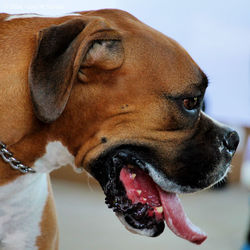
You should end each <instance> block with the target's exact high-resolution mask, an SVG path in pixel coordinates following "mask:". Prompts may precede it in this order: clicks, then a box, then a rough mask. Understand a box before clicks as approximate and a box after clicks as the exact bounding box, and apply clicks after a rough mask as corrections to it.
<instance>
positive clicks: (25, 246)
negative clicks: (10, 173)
mask: <svg viewBox="0 0 250 250" xmlns="http://www.w3.org/2000/svg"><path fill="white" fill-rule="evenodd" d="M47 197H48V183H47V175H46V174H38V173H37V174H32V175H24V176H21V177H19V178H17V179H16V180H15V181H14V182H12V183H9V184H7V185H5V186H2V187H0V204H1V206H0V249H1V250H17V249H18V250H34V249H37V247H36V239H37V236H39V235H40V233H41V232H40V225H39V224H40V221H41V219H42V215H43V210H44V207H45V204H46V200H47Z"/></svg>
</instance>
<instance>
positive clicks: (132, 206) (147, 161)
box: [29, 10, 239, 243]
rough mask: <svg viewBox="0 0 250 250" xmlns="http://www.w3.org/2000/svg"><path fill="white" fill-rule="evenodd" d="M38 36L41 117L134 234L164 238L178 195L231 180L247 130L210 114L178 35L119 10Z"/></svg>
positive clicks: (35, 77) (200, 78) (34, 72)
mask: <svg viewBox="0 0 250 250" xmlns="http://www.w3.org/2000/svg"><path fill="white" fill-rule="evenodd" d="M37 40H38V42H37V46H36V53H35V56H34V58H33V60H32V63H31V66H30V77H29V82H30V89H31V96H32V101H33V104H34V108H35V113H36V115H37V117H38V118H39V119H40V120H41V121H43V122H46V123H51V124H50V125H49V126H50V129H51V131H52V130H53V135H54V136H55V135H57V136H58V138H59V137H62V136H63V140H64V144H66V145H67V146H68V147H69V148H70V150H71V152H72V153H73V154H74V155H75V156H76V164H77V166H79V167H80V166H84V167H85V168H86V169H87V170H88V171H89V172H90V173H91V174H92V175H93V176H94V177H95V178H96V179H97V180H98V181H99V182H100V184H101V186H102V188H103V189H104V192H105V194H106V196H107V197H106V203H107V204H108V205H109V206H110V207H111V208H113V209H114V211H115V212H116V213H117V215H118V217H119V218H120V219H121V221H123V222H124V223H125V224H126V226H127V227H128V228H129V229H130V230H132V231H134V232H139V233H142V234H146V235H149V236H156V235H158V234H160V233H161V232H162V231H163V228H164V224H163V215H162V210H164V214H165V219H166V216H167V215H166V213H167V210H168V209H170V210H171V208H172V207H171V206H170V207H169V205H168V204H169V203H170V202H172V201H173V199H170V197H169V196H171V194H173V193H181V192H195V191H198V190H201V189H204V188H207V187H210V186H212V185H213V184H215V183H217V182H219V181H220V180H222V179H223V178H224V177H225V176H226V174H227V172H228V170H229V167H230V162H231V159H232V156H233V155H234V153H235V150H236V147H237V145H238V141H239V139H238V135H237V133H236V132H235V131H233V130H231V129H230V128H228V127H226V126H224V125H222V124H219V123H218V122H216V121H214V120H212V119H211V118H210V117H208V116H207V115H206V114H205V113H203V112H202V111H201V106H202V103H203V98H204V94H205V90H206V88H207V85H208V80H207V77H206V75H205V74H204V73H203V72H202V71H201V69H200V68H199V67H198V66H197V64H196V63H195V62H194V61H193V60H192V58H191V57H190V56H189V55H188V54H187V52H186V51H185V50H184V49H183V48H182V47H181V46H180V45H179V44H178V43H176V42H175V41H174V40H172V39H170V38H168V37H166V36H164V35H163V34H161V33H159V32H157V31H155V30H154V29H152V28H150V27H148V26H146V25H145V24H143V23H141V22H140V21H138V20H137V19H136V18H134V17H133V16H131V15H129V14H128V13H125V12H122V11H115V10H103V11H97V12H87V13H82V15H81V16H77V17H74V18H73V19H70V20H68V21H65V22H64V23H60V24H57V25H52V26H50V27H48V28H45V29H43V30H42V31H40V33H39V36H38V39H37ZM66 104H67V105H66ZM59 124H60V126H59ZM168 194H169V195H168ZM165 196H166V197H165ZM167 196H168V197H167ZM175 198H176V197H174V199H175ZM167 200H168V201H167ZM176 204H177V206H178V202H175V205H176ZM170 213H171V212H170ZM181 214H182V213H181ZM171 216H172V217H171ZM176 216H178V215H176ZM167 218H168V220H169V221H168V224H171V223H170V220H171V219H172V220H176V221H177V218H174V215H169V216H168V217H167ZM166 220H167V219H166ZM172 222H173V221H172ZM173 223H175V222H173ZM169 226H170V227H171V225H169ZM174 227H175V226H174ZM172 229H173V228H172ZM173 230H177V231H178V232H177V234H181V233H180V228H176V227H175V228H174V229H173ZM181 236H183V235H181ZM193 241H196V242H198V243H199V240H195V239H193Z"/></svg>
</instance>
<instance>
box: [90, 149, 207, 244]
mask: <svg viewBox="0 0 250 250" xmlns="http://www.w3.org/2000/svg"><path fill="white" fill-rule="evenodd" d="M145 164H147V162H146V161H145V160H142V158H141V157H140V155H138V154H137V153H135V152H134V151H131V150H127V149H118V150H114V151H112V152H109V153H108V154H106V155H105V156H103V157H100V158H99V159H98V160H97V161H96V162H95V163H94V164H91V165H92V166H91V173H92V175H93V176H94V177H95V178H96V179H97V180H98V181H99V183H100V184H101V186H102V188H103V190H104V193H105V195H106V198H105V202H106V204H107V205H108V207H109V208H111V209H112V210H113V211H114V212H115V213H116V215H117V216H118V218H119V219H120V220H121V222H122V223H123V224H124V225H125V227H126V228H127V229H128V230H129V231H132V232H134V233H138V234H141V235H146V236H151V237H155V236H158V235H160V234H161V233H162V232H163V231H164V228H165V222H166V224H167V226H168V227H169V228H170V230H171V231H172V232H174V233H175V234H176V235H177V236H179V237H181V238H184V239H186V240H188V241H190V242H192V243H196V244H201V243H202V242H203V241H204V240H205V239H206V238H207V236H206V234H205V233H203V232H202V231H201V230H200V229H199V228H198V227H196V226H195V225H193V224H192V223H191V221H190V220H189V219H188V217H187V216H186V214H185V212H184V210H183V208H182V205H181V203H180V199H179V197H178V195H177V194H176V193H172V192H168V191H165V190H163V189H162V188H161V187H160V186H159V185H157V184H156V183H155V182H154V181H153V179H152V178H151V177H150V176H149V174H148V171H147V169H146V168H145Z"/></svg>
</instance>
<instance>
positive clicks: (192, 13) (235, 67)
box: [0, 0, 250, 126]
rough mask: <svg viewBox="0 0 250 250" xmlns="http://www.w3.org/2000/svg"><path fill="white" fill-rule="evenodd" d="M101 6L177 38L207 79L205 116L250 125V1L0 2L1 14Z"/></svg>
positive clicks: (62, 11)
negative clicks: (132, 17) (208, 82)
mask: <svg viewBox="0 0 250 250" xmlns="http://www.w3.org/2000/svg"><path fill="white" fill-rule="evenodd" d="M100 8H120V9H124V10H127V11H129V12H130V13H132V14H134V15H135V16H136V17H138V18H139V19H141V20H142V21H144V22H145V23H147V24H148V25H150V26H152V27H154V28H156V29H158V30H159V31H161V32H163V33H164V34H166V35H168V36H170V37H172V38H174V39H175V40H177V41H178V42H179V43H180V44H181V45H182V46H183V47H184V48H186V50H187V51H188V52H189V53H190V54H191V56H192V57H193V58H194V60H195V61H196V62H197V63H198V64H199V65H200V67H201V68H202V69H203V70H204V72H205V73H206V74H207V75H208V77H209V79H210V85H209V88H208V91H207V95H206V100H207V112H208V113H209V114H210V115H211V116H213V117H215V118H217V119H219V120H221V121H223V122H226V123H230V124H234V125H241V126H242V125H248V126H250V1H249V0H237V1H236V0H234V1H232V0H220V1H218V0H203V1H200V0H188V1H185V0H183V1H181V0H176V1H170V0H165V1H164V0H162V1H161V0H154V1H151V0H148V1H146V0H144V1H143V0H138V1H136V0H90V1H86V0H36V1H34V0H23V1H22V0H19V1H18V0H12V1H7V0H0V12H8V13H30V12H33V13H34V12H35V13H41V14H46V15H47V14H49V15H54V14H63V13H68V12H72V11H79V10H90V9H100Z"/></svg>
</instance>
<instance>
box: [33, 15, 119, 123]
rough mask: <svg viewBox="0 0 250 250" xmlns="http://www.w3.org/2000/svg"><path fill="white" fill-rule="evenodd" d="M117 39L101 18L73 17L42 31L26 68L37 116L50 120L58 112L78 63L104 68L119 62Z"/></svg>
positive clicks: (63, 104)
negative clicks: (28, 68) (85, 19)
mask: <svg viewBox="0 0 250 250" xmlns="http://www.w3.org/2000/svg"><path fill="white" fill-rule="evenodd" d="M119 39H120V38H119V36H118V35H117V32H114V31H113V30H112V29H110V28H109V27H107V25H106V23H105V22H103V21H101V20H100V19H97V20H95V19H92V20H87V21H84V20H83V19H73V20H70V21H67V22H65V23H63V24H60V25H52V26H50V27H48V28H46V29H43V30H41V31H40V32H39V34H38V39H37V47H36V52H35V54H34V57H33V59H32V62H31V65H30V70H29V86H30V92H31V99H32V103H33V106H34V111H35V114H36V116H37V118H38V119H40V120H41V121H43V122H46V123H49V122H52V121H54V120H56V119H57V118H58V117H59V116H60V115H61V113H62V112H63V110H64V108H65V106H66V104H67V101H68V98H69V96H70V92H71V88H72V85H73V83H74V80H75V78H76V75H77V72H78V71H79V68H80V66H81V65H84V66H86V67H94V66H95V67H99V68H103V69H104V70H110V69H114V68H117V67H118V66H119V65H121V63H122V60H123V56H122V55H123V53H122V52H123V50H122V46H121V42H120V41H119ZM81 67H82V66H81Z"/></svg>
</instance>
